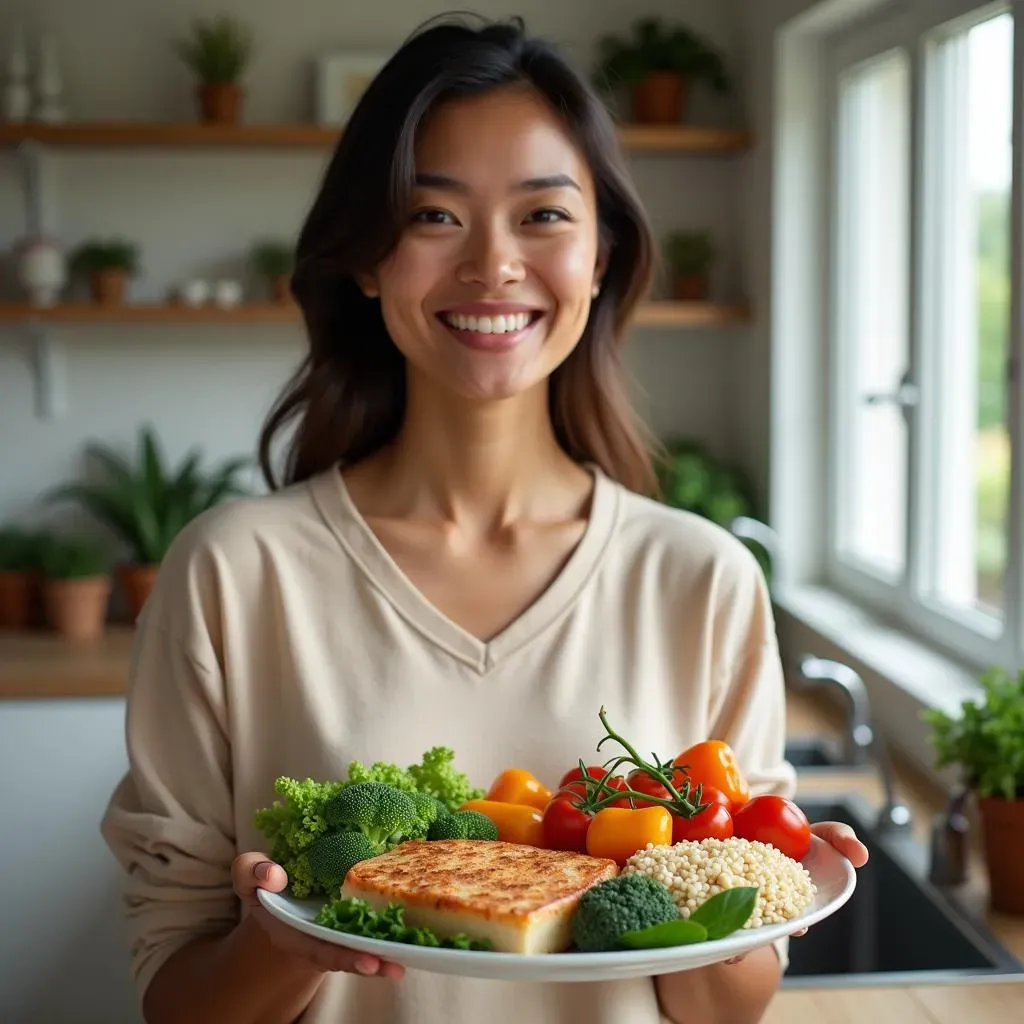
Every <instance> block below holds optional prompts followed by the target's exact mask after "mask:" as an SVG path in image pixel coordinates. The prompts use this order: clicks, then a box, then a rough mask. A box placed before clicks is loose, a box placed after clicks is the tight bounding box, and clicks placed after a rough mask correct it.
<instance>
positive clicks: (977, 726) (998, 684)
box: [923, 666, 1024, 914]
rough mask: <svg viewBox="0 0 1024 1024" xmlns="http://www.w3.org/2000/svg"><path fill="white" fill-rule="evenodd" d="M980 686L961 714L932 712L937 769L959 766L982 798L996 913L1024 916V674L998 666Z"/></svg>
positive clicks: (929, 719) (984, 837)
mask: <svg viewBox="0 0 1024 1024" xmlns="http://www.w3.org/2000/svg"><path fill="white" fill-rule="evenodd" d="M979 682H980V683H981V688H982V694H981V697H980V699H978V700H967V701H964V702H963V703H962V704H961V705H960V713H959V715H956V716H952V715H947V714H946V713H945V712H944V711H942V710H941V709H929V710H927V711H925V712H924V713H923V718H924V720H925V721H926V722H927V723H928V724H929V725H931V727H932V729H933V733H932V736H931V737H930V741H931V744H932V746H933V747H934V748H935V750H936V754H937V756H936V766H937V767H939V768H943V767H946V766H948V765H956V766H957V767H958V768H959V769H960V772H961V773H962V775H963V782H964V784H965V785H966V786H967V787H968V789H969V790H970V791H971V792H972V793H973V794H974V795H975V796H976V797H977V802H978V810H979V812H980V815H981V829H982V845H983V847H984V852H985V866H986V870H987V873H988V879H989V902H990V904H991V907H992V909H993V910H995V911H997V912H1000V913H1004V914H1024V859H1022V858H1021V856H1020V851H1021V850H1022V849H1024V670H1022V671H1020V672H1019V673H1018V674H1017V677H1016V678H1014V677H1013V676H1012V675H1011V674H1010V673H1009V672H1007V671H1006V670H1005V669H1004V668H1001V667H999V666H995V667H992V668H990V669H989V670H988V671H987V672H986V673H984V674H983V675H982V676H981V678H980V680H979Z"/></svg>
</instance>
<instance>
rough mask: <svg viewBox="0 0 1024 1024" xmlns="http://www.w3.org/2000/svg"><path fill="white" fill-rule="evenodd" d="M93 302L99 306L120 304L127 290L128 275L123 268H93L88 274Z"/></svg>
mask: <svg viewBox="0 0 1024 1024" xmlns="http://www.w3.org/2000/svg"><path fill="white" fill-rule="evenodd" d="M89 288H90V290H91V291H92V299H93V302H98V303H99V304H100V305H101V306H120V305H121V304H122V303H123V302H124V296H125V292H126V291H127V290H128V275H127V274H126V273H125V272H124V271H123V270H94V271H93V272H92V273H91V274H90V275H89Z"/></svg>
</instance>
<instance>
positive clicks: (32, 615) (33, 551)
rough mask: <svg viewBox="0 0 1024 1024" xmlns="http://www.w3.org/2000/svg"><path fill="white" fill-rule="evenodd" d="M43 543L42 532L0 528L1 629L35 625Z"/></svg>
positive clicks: (16, 628) (14, 527) (25, 627)
mask: <svg viewBox="0 0 1024 1024" xmlns="http://www.w3.org/2000/svg"><path fill="white" fill-rule="evenodd" d="M44 543H45V537H44V535H43V534H41V533H33V532H30V531H28V530H25V529H22V528H21V527H16V526H8V527H5V528H3V529H0V629H14V630H25V629H30V628H31V627H32V626H34V625H36V623H37V621H38V619H39V595H40V590H39V585H40V582H41V574H42V552H43V546H44Z"/></svg>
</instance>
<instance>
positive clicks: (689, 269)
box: [665, 231, 716, 302]
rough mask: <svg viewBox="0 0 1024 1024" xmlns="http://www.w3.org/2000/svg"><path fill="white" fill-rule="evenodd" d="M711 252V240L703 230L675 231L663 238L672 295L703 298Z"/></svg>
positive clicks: (685, 299) (707, 288)
mask: <svg viewBox="0 0 1024 1024" xmlns="http://www.w3.org/2000/svg"><path fill="white" fill-rule="evenodd" d="M715 255H716V253H715V243H714V241H713V240H712V238H711V235H710V234H709V233H708V232H707V231H675V232H673V233H672V234H670V235H669V236H668V237H667V238H666V239H665V262H666V263H667V264H668V268H669V273H670V274H671V281H672V296H673V298H675V299H677V300H678V301H680V302H706V301H707V299H708V296H709V294H710V292H711V267H712V264H713V263H714V261H715Z"/></svg>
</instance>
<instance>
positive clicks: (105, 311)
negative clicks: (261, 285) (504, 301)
mask: <svg viewBox="0 0 1024 1024" xmlns="http://www.w3.org/2000/svg"><path fill="white" fill-rule="evenodd" d="M749 319H750V311H749V310H748V309H747V308H746V307H744V306H720V305H716V304H714V303H708V302H648V303H645V304H644V305H642V306H641V307H640V309H639V311H638V313H637V316H636V319H635V324H636V325H637V326H638V327H716V326H726V325H729V324H738V323H745V322H747V321H749ZM299 321H300V313H299V308H298V306H296V305H295V304H294V303H291V302H258V303H244V304H242V305H240V306H236V307H234V308H231V309H222V308H220V307H218V306H215V305H204V306H198V307H194V306H185V305H178V304H175V303H126V304H125V305H123V306H101V305H98V304H96V303H89V302H74V303H62V304H60V305H56V306H32V305H29V304H28V303H24V302H4V303H0V323H30V322H34V323H48V324H117V323H124V324H206V323H209V324H289V323H298V322H299Z"/></svg>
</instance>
